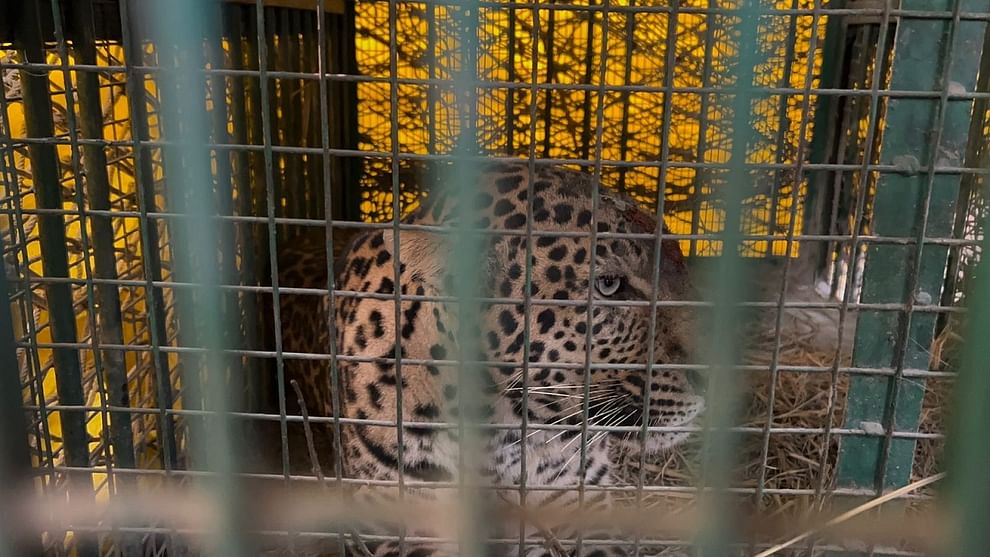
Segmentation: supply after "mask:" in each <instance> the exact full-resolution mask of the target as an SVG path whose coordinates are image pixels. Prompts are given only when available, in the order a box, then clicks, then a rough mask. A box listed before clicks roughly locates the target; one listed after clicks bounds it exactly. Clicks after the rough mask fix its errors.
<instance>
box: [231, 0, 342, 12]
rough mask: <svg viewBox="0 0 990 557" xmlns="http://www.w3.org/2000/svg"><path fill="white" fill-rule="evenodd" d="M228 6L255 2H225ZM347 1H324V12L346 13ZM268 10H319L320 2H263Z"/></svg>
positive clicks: (267, 0) (314, 0)
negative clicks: (345, 5)
mask: <svg viewBox="0 0 990 557" xmlns="http://www.w3.org/2000/svg"><path fill="white" fill-rule="evenodd" d="M223 1H224V2H226V3H228V4H244V5H247V6H254V5H255V0H223ZM344 1H345V0H323V11H324V12H327V13H332V14H342V13H344ZM262 4H263V5H264V7H266V8H286V9H290V10H309V11H317V10H319V6H320V2H318V1H317V0H262Z"/></svg>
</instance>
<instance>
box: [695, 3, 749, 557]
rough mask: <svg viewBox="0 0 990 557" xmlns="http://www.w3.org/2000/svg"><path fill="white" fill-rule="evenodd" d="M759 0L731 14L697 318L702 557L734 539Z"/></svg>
mask: <svg viewBox="0 0 990 557" xmlns="http://www.w3.org/2000/svg"><path fill="white" fill-rule="evenodd" d="M759 6H760V1H759V0H741V1H740V2H739V4H738V8H737V11H736V12H735V14H734V16H735V17H733V18H732V22H733V23H734V24H735V25H734V26H733V27H734V31H735V35H734V36H735V37H737V39H736V40H737V41H738V42H737V45H736V50H737V52H738V56H737V57H735V59H734V60H731V64H732V65H733V66H735V67H734V73H735V76H736V83H735V88H734V90H733V95H732V102H731V105H730V108H731V114H732V118H731V126H732V127H731V130H732V148H731V154H730V160H729V174H728V177H727V179H726V180H725V187H724V189H723V190H722V191H721V192H719V193H720V197H721V202H722V204H723V207H724V210H725V228H724V230H723V232H722V234H721V237H722V254H721V256H720V257H718V259H717V260H716V261H715V262H714V263H713V265H712V268H711V270H710V272H711V275H710V276H709V277H705V278H706V280H705V284H706V287H707V290H708V292H710V294H709V299H710V301H711V302H713V304H714V306H713V307H712V309H711V310H710V311H708V312H706V313H705V315H704V318H705V319H704V321H703V324H704V326H705V329H704V330H705V331H706V335H707V337H708V339H709V343H708V345H707V346H706V347H704V348H706V350H705V354H704V355H703V356H702V360H703V362H704V363H705V364H708V365H710V366H711V371H710V373H709V382H708V391H707V396H706V398H707V405H706V411H705V419H704V426H705V429H704V432H703V441H704V445H703V453H702V467H703V468H702V473H703V477H702V487H711V488H712V490H711V492H710V493H709V494H704V495H703V497H702V504H703V505H705V507H703V508H704V509H705V511H706V514H705V517H706V521H705V524H704V525H703V526H702V528H701V531H700V532H699V535H698V539H697V544H698V546H699V554H700V555H704V556H706V557H707V556H715V555H725V556H728V555H732V554H733V550H732V548H731V544H732V541H733V539H734V537H733V535H732V532H733V517H732V516H731V510H730V509H731V508H732V505H731V504H730V503H729V501H728V499H727V497H728V493H727V488H728V487H729V485H730V483H731V476H732V472H731V471H732V469H733V466H734V456H735V451H734V447H735V446H736V441H737V440H736V438H735V436H734V435H733V434H732V433H731V432H730V431H729V429H730V428H731V427H732V425H733V424H734V423H735V420H736V413H737V410H738V408H737V407H738V400H737V399H738V396H737V393H738V392H739V387H738V377H737V373H735V372H734V366H735V365H736V363H737V362H738V361H739V355H740V353H741V348H742V347H741V339H740V338H739V331H740V330H741V324H742V313H741V311H740V307H739V304H738V303H739V301H740V300H742V299H743V295H744V292H743V290H742V285H743V284H744V283H745V280H744V278H745V277H744V273H745V267H744V266H743V265H742V256H741V248H742V207H743V201H744V199H745V197H746V190H747V188H746V186H745V184H748V183H749V182H750V180H751V176H750V174H751V171H750V170H749V169H748V168H747V164H746V155H747V149H748V147H749V146H750V145H751V144H752V142H753V141H755V140H756V132H755V130H754V127H753V125H752V124H751V119H752V114H751V107H752V106H753V105H754V103H755V102H756V101H757V100H759V99H761V98H762V97H763V96H764V95H765V93H764V92H762V91H760V90H759V89H757V88H756V87H755V84H754V79H755V77H756V68H758V67H760V66H761V65H762V64H763V63H764V62H765V54H764V53H763V52H762V49H761V48H759V44H760V42H759V41H760V39H759V28H758V24H759V17H758V11H759Z"/></svg>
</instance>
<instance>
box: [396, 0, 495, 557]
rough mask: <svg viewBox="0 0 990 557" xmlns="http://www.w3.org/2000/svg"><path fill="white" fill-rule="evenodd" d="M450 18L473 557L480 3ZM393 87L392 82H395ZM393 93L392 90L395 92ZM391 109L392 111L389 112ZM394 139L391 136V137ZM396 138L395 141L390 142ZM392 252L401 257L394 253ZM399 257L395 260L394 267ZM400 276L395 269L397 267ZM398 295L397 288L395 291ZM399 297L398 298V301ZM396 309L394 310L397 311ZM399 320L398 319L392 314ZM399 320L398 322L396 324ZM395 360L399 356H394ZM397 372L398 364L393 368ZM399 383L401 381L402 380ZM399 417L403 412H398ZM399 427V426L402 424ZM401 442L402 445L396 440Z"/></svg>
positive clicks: (467, 532) (461, 367)
mask: <svg viewBox="0 0 990 557" xmlns="http://www.w3.org/2000/svg"><path fill="white" fill-rule="evenodd" d="M390 6H391V7H392V13H393V14H394V8H395V0H392V1H391V2H390ZM449 13H450V16H451V18H452V20H453V24H454V28H455V29H456V30H457V33H458V34H459V37H458V39H459V40H458V45H459V46H458V50H459V51H460V60H459V62H460V63H459V64H458V65H457V67H456V69H455V70H454V71H453V72H452V78H453V82H454V90H455V91H456V92H457V94H456V96H457V103H456V105H455V106H456V107H457V108H458V111H457V118H458V120H459V122H458V124H459V127H458V129H459V130H460V133H459V135H458V137H457V141H456V143H455V145H454V149H453V153H452V154H453V155H454V161H453V164H451V165H450V166H449V167H442V168H440V169H439V172H440V181H439V183H441V184H455V186H453V187H452V188H451V191H450V193H451V194H452V195H453V196H454V197H455V198H456V199H457V201H458V203H457V205H456V206H457V207H459V208H460V210H461V215H459V218H457V224H456V226H455V227H456V229H457V232H456V234H455V235H454V236H453V237H450V236H448V238H450V240H451V241H452V243H453V246H452V247H453V250H452V252H451V257H452V259H451V260H450V263H451V264H452V265H451V269H452V271H453V276H455V277H457V279H458V280H457V281H455V282H456V284H455V288H454V294H455V296H456V297H457V308H458V320H457V323H458V331H457V352H458V353H457V360H458V367H457V369H458V388H457V392H458V397H459V399H458V408H459V409H460V413H459V416H458V444H459V446H458V453H459V454H458V457H459V461H458V462H459V465H460V471H461V474H460V475H459V477H458V480H459V486H458V490H459V495H460V497H459V501H460V504H461V513H460V516H461V517H462V523H461V526H462V529H461V531H460V532H458V534H459V538H458V542H459V546H458V551H457V554H458V555H463V556H465V557H477V556H481V555H483V554H484V551H483V543H482V539H483V538H484V535H485V533H486V532H485V527H484V525H485V524H488V522H487V521H486V520H485V519H484V518H483V515H482V510H481V507H480V503H481V494H480V492H479V490H478V488H477V486H479V485H481V482H480V481H479V480H480V476H479V475H478V472H479V471H480V470H481V466H482V465H483V463H482V462H481V461H480V460H479V458H478V457H479V455H480V454H481V453H482V448H481V444H480V440H481V434H480V431H479V428H478V426H479V424H480V423H482V417H481V415H480V414H479V410H480V409H481V407H482V406H483V404H482V403H483V401H484V399H483V396H484V395H483V394H482V384H481V381H480V378H481V376H482V374H483V373H487V372H486V371H485V369H484V368H482V367H481V366H479V365H478V364H476V363H472V362H471V361H472V360H476V355H477V354H480V353H482V352H481V346H480V345H479V342H480V339H479V338H478V333H477V331H478V330H479V324H480V321H479V319H480V317H479V316H480V309H481V308H480V304H478V303H477V302H476V301H474V300H475V299H476V298H477V296H478V293H479V290H478V288H479V285H480V284H481V283H482V282H483V278H482V276H481V271H480V269H481V267H482V265H481V263H482V261H481V257H482V255H481V251H482V250H481V245H482V243H481V235H480V233H479V231H478V229H477V227H476V224H475V218H474V215H473V213H472V211H473V208H474V203H473V200H474V199H475V197H476V195H477V189H476V188H477V187H476V184H477V183H478V174H477V165H476V164H474V163H472V162H470V161H469V160H468V159H467V157H471V156H474V155H476V154H477V152H478V135H477V134H478V130H477V117H478V95H477V83H478V75H477V71H478V21H479V13H478V2H477V0H464V1H463V2H461V3H460V4H459V5H458V6H457V7H456V8H455V9H453V10H451V11H450V12H449ZM391 22H392V25H393V26H392V30H391V38H390V45H391V46H393V47H394V46H395V44H396V43H395V26H394V25H395V23H396V22H395V19H394V18H391ZM394 62H395V55H394V54H393V65H392V76H393V78H395V77H396V76H397V74H396V73H395V70H396V67H395V65H394ZM393 87H395V82H394V81H393ZM395 90H396V89H393V91H395ZM394 110H395V108H394V107H393V111H394ZM397 126H398V122H397V121H396V122H395V123H393V130H397ZM393 135H395V134H393ZM395 139H396V138H393V141H394V140H395ZM393 149H396V150H397V149H398V145H397V143H393ZM396 169H397V161H396V163H394V164H393V170H396ZM393 184H394V186H395V187H396V188H397V186H398V181H397V176H394V177H393ZM394 206H395V208H396V209H397V208H398V200H397V199H396V200H395V203H394ZM393 218H394V222H395V224H396V230H395V232H394V234H395V238H396V239H398V237H399V232H398V228H397V225H398V222H399V220H398V219H399V216H398V213H397V212H396V213H395V215H394V217H393ZM396 248H398V246H396ZM395 253H399V252H398V251H396V252H395ZM398 260H399V258H398V257H396V258H395V261H396V264H397V265H398ZM396 271H397V272H398V267H397V268H396ZM396 292H397V293H398V288H396ZM397 299H398V298H397ZM398 309H399V308H398V307H397V308H396V312H397V313H398ZM396 317H397V318H398V315H397V316H396ZM397 322H398V321H397ZM396 357H398V355H397V356H396ZM396 367H397V368H398V366H396ZM400 381H401V380H400ZM400 416H401V414H400ZM400 427H401V422H400ZM400 443H401V442H400Z"/></svg>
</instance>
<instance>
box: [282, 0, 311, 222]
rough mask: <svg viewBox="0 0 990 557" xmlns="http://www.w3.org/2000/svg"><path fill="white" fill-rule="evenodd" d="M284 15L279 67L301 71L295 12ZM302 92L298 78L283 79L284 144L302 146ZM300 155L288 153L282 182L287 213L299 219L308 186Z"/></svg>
mask: <svg viewBox="0 0 990 557" xmlns="http://www.w3.org/2000/svg"><path fill="white" fill-rule="evenodd" d="M284 17H285V23H284V24H283V33H282V34H283V37H282V40H283V41H285V51H286V55H285V56H286V59H287V60H288V66H286V67H285V68H282V69H283V70H285V71H290V72H300V71H305V70H304V68H302V67H301V66H300V58H299V50H300V48H299V47H300V43H299V32H300V30H299V11H298V10H290V11H289V12H288V13H287V14H285V16H284ZM304 94H305V90H304V89H303V87H302V83H301V82H300V81H299V79H296V78H292V79H287V80H286V83H285V95H286V97H287V99H286V105H287V106H288V111H287V113H286V122H285V130H284V133H285V134H286V135H287V136H288V138H287V141H286V143H288V144H289V145H295V146H304V145H306V138H305V137H304V136H303V135H302V131H303V130H304V129H305V126H304V125H303V118H304V117H305V115H304V114H303V113H302V106H303V95H304ZM300 157H302V155H297V154H292V155H289V156H288V160H286V162H285V182H286V185H287V186H288V187H287V188H286V190H287V191H286V192H285V196H286V205H287V206H288V207H289V209H290V216H293V217H295V218H303V217H304V216H305V215H304V213H303V211H304V207H305V205H306V190H307V185H308V184H307V183H306V182H305V181H304V180H302V179H301V175H302V172H301V170H302V159H301V158H300Z"/></svg>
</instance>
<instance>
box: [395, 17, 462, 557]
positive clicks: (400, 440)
mask: <svg viewBox="0 0 990 557" xmlns="http://www.w3.org/2000/svg"><path fill="white" fill-rule="evenodd" d="M397 2H398V0H388V86H389V144H390V145H389V147H390V149H389V150H390V151H391V154H392V159H391V161H390V163H391V167H392V176H391V179H392V253H393V254H395V256H394V257H393V258H392V282H393V284H394V287H393V289H392V291H393V292H392V293H393V294H394V297H393V301H394V303H395V307H394V308H393V309H394V313H393V319H395V321H394V323H395V336H394V339H393V340H394V344H393V346H394V350H393V355H392V357H393V358H395V424H396V425H395V428H396V429H395V437H396V456H397V458H398V461H399V468H398V476H397V478H396V479H397V481H398V488H399V504H403V502H404V498H405V496H406V473H405V472H406V460H405V435H404V434H405V431H404V430H405V428H404V427H403V425H402V422H403V420H404V414H403V406H404V404H403V400H402V398H403V385H404V383H405V380H404V379H403V378H402V336H401V332H400V329H401V327H400V326H399V324H400V323H402V293H401V289H400V288H399V284H401V281H400V277H401V276H402V262H401V257H400V254H401V253H402V251H401V247H400V246H401V245H402V242H401V239H400V237H399V222H400V216H401V210H402V206H401V205H400V203H399V201H400V198H401V195H400V194H401V190H400V186H399V153H400V152H401V151H402V147H401V145H400V144H399V40H398V35H397V33H398V25H399V16H398V4H397ZM462 50H463V49H462ZM455 106H456V105H455ZM461 133H464V131H463V130H462V132H461ZM452 183H472V182H452ZM461 327H464V324H463V323H461ZM458 392H462V389H459V390H458ZM463 406H464V405H463V404H461V407H462V408H463ZM462 414H463V413H462ZM462 433H463V432H462ZM405 554H406V528H405V526H404V525H403V527H402V528H401V529H400V530H399V555H400V556H401V555H405Z"/></svg>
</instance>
